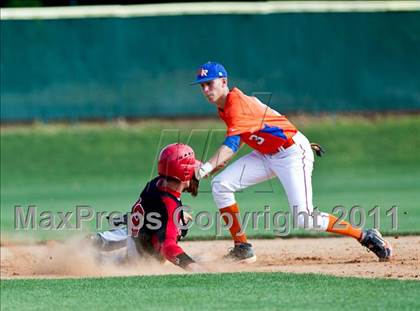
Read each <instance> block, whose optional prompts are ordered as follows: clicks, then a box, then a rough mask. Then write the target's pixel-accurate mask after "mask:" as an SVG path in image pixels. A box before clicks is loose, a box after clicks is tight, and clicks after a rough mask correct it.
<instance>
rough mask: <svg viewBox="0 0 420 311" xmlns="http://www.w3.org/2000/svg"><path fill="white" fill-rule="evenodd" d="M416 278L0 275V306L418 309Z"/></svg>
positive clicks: (274, 275) (204, 308)
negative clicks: (28, 277) (57, 277)
mask: <svg viewBox="0 0 420 311" xmlns="http://www.w3.org/2000/svg"><path fill="white" fill-rule="evenodd" d="M419 290H420V283H419V282H416V281H399V280H377V279H357V278H339V277H332V276H324V275H314V274H303V275H295V274H285V273H235V274H207V275H169V276H168V275H166V276H142V277H124V278H102V279H65V280H8V281H4V280H3V281H1V306H2V310H49V309H55V310H57V309H58V310H74V309H79V310H120V309H136V310H322V311H325V310H338V309H339V310H367V309H375V310H416V309H417V310H418V309H419V308H420V302H419V299H418V293H419Z"/></svg>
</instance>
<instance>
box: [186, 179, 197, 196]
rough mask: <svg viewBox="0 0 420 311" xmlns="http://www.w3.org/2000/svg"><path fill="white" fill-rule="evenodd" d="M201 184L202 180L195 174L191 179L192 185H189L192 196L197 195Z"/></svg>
mask: <svg viewBox="0 0 420 311" xmlns="http://www.w3.org/2000/svg"><path fill="white" fill-rule="evenodd" d="M199 186H200V181H199V180H198V179H197V178H195V176H193V178H192V179H191V180H190V186H189V187H188V192H189V193H191V196H193V197H196V196H197V194H198V187H199Z"/></svg>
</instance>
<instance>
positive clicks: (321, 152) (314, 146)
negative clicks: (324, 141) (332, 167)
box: [311, 143, 325, 157]
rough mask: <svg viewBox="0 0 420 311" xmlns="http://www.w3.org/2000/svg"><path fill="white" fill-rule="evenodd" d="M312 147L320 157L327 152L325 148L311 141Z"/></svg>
mask: <svg viewBox="0 0 420 311" xmlns="http://www.w3.org/2000/svg"><path fill="white" fill-rule="evenodd" d="M311 148H312V150H313V151H314V152H315V154H316V155H317V156H318V157H322V156H323V155H324V153H325V150H324V148H322V147H321V145H319V144H316V143H311Z"/></svg>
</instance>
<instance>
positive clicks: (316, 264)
mask: <svg viewBox="0 0 420 311" xmlns="http://www.w3.org/2000/svg"><path fill="white" fill-rule="evenodd" d="M387 239H388V241H390V242H391V244H392V246H393V249H394V258H393V259H392V260H391V261H390V262H379V261H378V259H377V257H376V256H375V255H374V254H373V253H370V252H367V251H366V249H365V248H363V247H361V246H360V244H359V243H357V242H356V241H355V240H353V239H351V238H300V239H299V238H296V239H274V240H253V241H250V242H251V243H253V246H254V249H255V252H256V254H257V258H258V259H257V261H256V262H255V263H253V264H239V263H232V262H226V261H225V260H224V259H223V255H224V254H226V253H227V250H228V248H229V247H231V246H232V242H231V241H224V240H223V241H193V242H181V243H180V245H181V246H182V247H183V248H184V250H185V251H186V252H187V253H188V254H190V255H191V256H192V257H194V258H196V259H197V261H199V262H201V263H202V265H203V266H204V267H205V269H206V270H207V271H208V272H209V273H218V272H252V271H254V272H276V271H281V272H293V273H319V274H329V275H336V276H354V277H364V278H393V279H414V280H420V237H418V236H412V237H399V238H393V237H388V238H387ZM121 253H122V252H121V251H120V252H118V251H117V252H112V253H107V254H106V255H102V256H100V257H98V253H96V252H95V251H94V250H93V249H92V248H90V247H89V246H88V245H86V244H83V243H82V242H81V240H80V239H72V240H69V241H66V242H64V243H63V242H55V241H48V242H47V243H45V244H42V245H41V244H33V245H22V244H12V243H6V242H2V246H1V278H2V279H11V278H68V277H105V276H123V275H158V274H180V273H186V272H185V271H184V270H182V269H180V268H178V267H176V266H174V265H172V264H171V263H168V262H166V263H164V264H162V263H159V262H155V261H147V262H140V263H138V264H137V265H135V266H126V265H120V264H117V263H116V262H115V261H116V260H117V259H118V257H119V256H121ZM98 258H101V259H102V263H101V264H98Z"/></svg>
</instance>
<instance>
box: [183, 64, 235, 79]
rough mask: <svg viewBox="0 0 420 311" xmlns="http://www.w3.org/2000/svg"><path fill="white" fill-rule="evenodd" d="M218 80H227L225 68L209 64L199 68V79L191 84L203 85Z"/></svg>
mask: <svg viewBox="0 0 420 311" xmlns="http://www.w3.org/2000/svg"><path fill="white" fill-rule="evenodd" d="M218 78H227V71H226V69H225V67H223V65H221V64H219V63H215V62H207V63H205V64H204V65H202V66H201V67H200V68H198V71H197V77H196V79H195V81H193V82H191V84H198V83H203V82H207V81H211V80H215V79H218Z"/></svg>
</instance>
